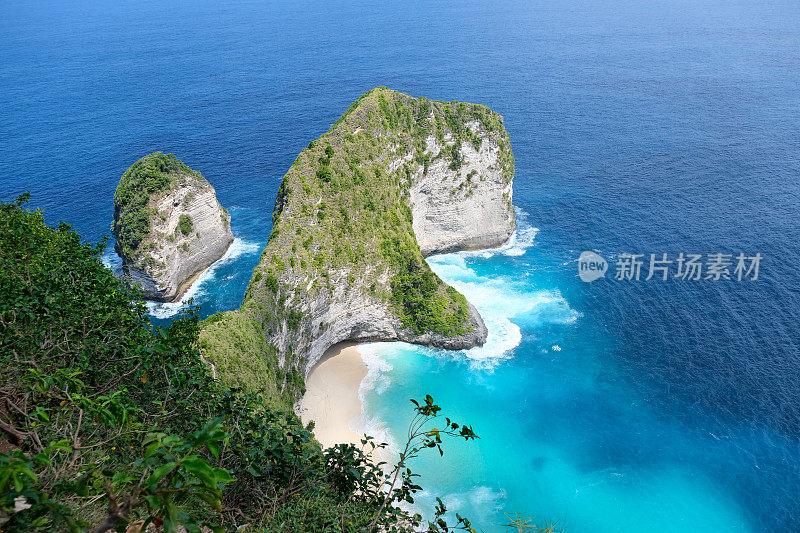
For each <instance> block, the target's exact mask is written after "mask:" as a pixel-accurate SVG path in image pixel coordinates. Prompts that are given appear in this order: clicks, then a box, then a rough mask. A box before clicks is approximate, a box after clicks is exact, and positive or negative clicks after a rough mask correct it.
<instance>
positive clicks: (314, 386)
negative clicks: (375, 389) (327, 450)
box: [300, 342, 367, 447]
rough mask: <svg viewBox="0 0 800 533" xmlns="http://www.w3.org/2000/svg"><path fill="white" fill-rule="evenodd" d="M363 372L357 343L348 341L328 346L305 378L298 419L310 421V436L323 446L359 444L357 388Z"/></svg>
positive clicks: (360, 421) (360, 417) (360, 427)
mask: <svg viewBox="0 0 800 533" xmlns="http://www.w3.org/2000/svg"><path fill="white" fill-rule="evenodd" d="M366 375H367V365H366V364H365V363H364V360H363V359H362V358H361V354H359V353H358V350H357V344H356V343H352V342H349V343H341V344H337V345H336V346H333V347H331V348H330V349H329V350H328V351H327V352H326V353H325V355H324V356H323V357H322V359H321V360H320V362H319V363H317V366H315V367H314V369H313V370H312V371H311V374H310V375H309V376H308V378H306V393H305V395H304V396H303V399H302V400H301V402H300V418H301V419H302V421H303V423H304V424H307V423H308V422H309V421H311V420H313V421H314V435H315V436H316V437H317V440H318V441H319V442H320V443H321V444H322V445H323V446H324V447H328V446H332V445H334V444H338V443H341V442H349V443H353V444H357V445H360V444H361V436H362V435H363V434H364V418H363V415H362V413H361V400H360V399H359V397H358V389H359V386H360V385H361V381H362V380H363V379H364V377H365V376H366ZM354 430H355V431H354Z"/></svg>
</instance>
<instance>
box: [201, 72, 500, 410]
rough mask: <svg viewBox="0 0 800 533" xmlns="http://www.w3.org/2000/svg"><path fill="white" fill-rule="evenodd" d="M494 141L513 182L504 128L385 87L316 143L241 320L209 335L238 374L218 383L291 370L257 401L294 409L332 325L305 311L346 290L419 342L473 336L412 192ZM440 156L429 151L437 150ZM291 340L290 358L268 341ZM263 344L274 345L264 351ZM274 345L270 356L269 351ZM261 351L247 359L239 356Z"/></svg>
mask: <svg viewBox="0 0 800 533" xmlns="http://www.w3.org/2000/svg"><path fill="white" fill-rule="evenodd" d="M486 136H490V137H491V138H492V140H493V141H494V142H496V143H497V145H498V146H499V147H500V154H499V163H498V164H499V166H500V171H501V172H502V175H503V177H504V178H505V180H506V181H507V182H510V181H511V179H512V177H513V175H514V158H513V155H512V153H511V149H510V143H509V140H508V133H507V132H506V131H505V129H504V127H503V122H502V117H501V116H500V115H498V114H497V113H495V112H493V111H491V110H490V109H489V108H488V107H486V106H484V105H478V104H466V103H459V102H438V101H432V100H428V99H426V98H414V97H411V96H408V95H406V94H402V93H400V92H397V91H393V90H390V89H387V88H385V87H378V88H376V89H373V90H371V91H369V92H368V93H366V94H364V95H363V96H361V97H360V98H359V99H358V100H356V101H355V102H354V103H353V104H352V105H351V106H350V107H349V108H348V109H347V111H346V112H345V113H344V114H343V115H342V116H341V118H339V120H337V121H336V123H335V124H334V125H333V126H332V127H331V129H330V130H329V131H328V132H327V133H325V134H324V135H322V136H321V137H320V138H319V139H317V140H315V141H312V142H311V143H310V144H309V145H308V147H307V148H305V149H304V150H303V151H302V152H301V153H300V154H299V155H298V157H297V159H296V160H295V161H294V163H293V164H292V166H291V167H290V168H289V170H288V172H287V173H286V175H285V176H284V178H283V181H282V183H281V186H280V189H279V191H278V198H277V200H276V204H275V210H274V213H273V228H272V232H271V235H270V238H269V242H268V244H267V246H266V248H265V250H264V252H263V255H262V257H261V261H260V263H259V265H258V266H257V267H256V269H255V271H254V273H253V277H252V279H251V281H250V285H249V288H248V290H247V294H246V296H245V300H244V303H243V305H242V307H241V309H239V310H238V311H235V312H227V313H224V314H222V315H219V316H215V317H214V318H213V320H210V321H208V322H207V323H206V325H204V327H203V331H202V333H201V342H202V345H203V348H204V350H205V351H206V353H207V354H209V356H210V358H211V359H213V361H214V362H215V363H216V364H218V365H223V366H227V367H230V368H232V369H236V370H237V372H234V373H232V374H228V373H227V372H222V373H221V374H220V376H221V379H223V380H224V381H227V382H229V383H230V384H237V385H245V382H256V381H257V380H258V376H251V377H247V376H246V374H247V373H248V370H245V371H244V372H240V371H238V370H239V369H241V368H243V367H244V368H248V367H253V365H256V363H255V361H256V360H258V359H264V360H270V361H272V362H275V361H282V362H283V365H281V366H280V368H283V369H288V370H286V372H281V373H277V374H276V373H275V372H272V373H268V374H267V376H268V379H267V380H266V381H267V383H265V384H264V385H263V386H261V387H257V390H259V391H260V392H263V393H265V394H269V390H270V389H272V388H273V387H275V388H277V389H279V390H281V391H288V392H289V393H290V394H294V395H295V397H297V396H298V395H299V394H300V393H301V392H302V386H301V384H300V382H299V381H298V380H296V379H295V377H296V376H295V375H293V374H292V370H291V369H293V368H297V367H299V368H303V363H304V356H305V354H306V352H307V349H308V346H309V343H310V342H311V340H312V339H313V337H314V336H315V334H316V333H318V332H319V331H320V330H324V328H325V326H326V325H325V324H309V322H308V321H307V320H303V318H304V315H303V309H301V302H303V301H308V300H309V299H313V298H315V297H317V296H319V295H321V294H322V295H324V294H328V295H330V294H332V293H333V292H334V291H335V290H337V289H342V288H344V290H346V291H362V292H364V293H366V294H368V295H369V296H371V297H374V298H375V299H377V300H378V301H382V302H385V303H386V305H388V306H389V308H390V309H391V310H392V311H393V312H394V314H395V315H396V316H397V317H398V318H399V319H400V321H401V322H402V324H403V326H404V327H405V328H406V329H407V330H409V331H411V332H413V333H414V334H417V335H420V334H425V333H432V334H438V335H441V336H446V337H453V336H457V335H462V334H465V333H467V332H469V331H470V329H471V328H472V325H471V323H470V320H469V319H470V316H469V310H468V304H467V302H466V299H465V298H464V297H463V296H462V295H461V294H459V293H458V292H457V291H455V290H454V289H452V288H450V287H448V286H447V285H446V284H445V283H444V282H442V281H441V280H440V279H439V277H438V276H436V274H434V273H433V272H432V271H431V270H430V267H429V266H428V265H427V263H426V262H425V260H424V258H423V256H422V253H421V252H420V248H419V245H418V244H417V240H416V237H415V235H414V231H413V228H412V212H411V208H410V205H409V203H410V193H409V189H410V187H411V184H412V180H413V179H414V176H415V175H420V174H426V173H427V171H428V168H429V166H430V165H431V164H432V162H434V161H436V160H438V159H444V160H445V161H446V162H448V164H449V166H450V168H451V169H458V168H459V167H460V166H461V164H462V156H461V148H462V145H463V143H471V144H472V145H474V146H475V147H480V146H481V143H482V142H483V139H484V138H485V137H486ZM434 140H435V143H436V144H438V146H439V147H441V149H440V150H432V149H431V148H430V144H431V143H433V142H434ZM276 335H281V336H283V337H286V336H287V335H288V336H290V337H291V338H292V342H290V343H289V345H290V346H292V347H293V348H292V350H286V351H285V352H282V351H281V350H279V349H278V348H277V347H276V346H275V345H274V344H272V343H271V341H270V339H272V338H274V337H275V336H276ZM265 339H266V341H265ZM265 342H266V344H267V345H268V346H265ZM243 347H247V348H249V349H255V350H259V352H258V353H257V355H255V356H254V354H253V352H250V353H248V352H246V351H243V350H242V348H243Z"/></svg>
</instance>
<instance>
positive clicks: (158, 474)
mask: <svg viewBox="0 0 800 533" xmlns="http://www.w3.org/2000/svg"><path fill="white" fill-rule="evenodd" d="M176 466H178V463H175V462H169V463H166V464H163V465H161V466H159V467H158V468H156V469H155V471H154V472H153V474H152V475H151V476H150V479H149V480H148V481H147V484H148V485H154V484H156V483H158V482H159V480H161V478H163V477H164V476H166V475H167V474H169V473H170V472H172V471H173V470H174V469H175V467H176Z"/></svg>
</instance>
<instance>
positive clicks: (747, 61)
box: [0, 0, 800, 533]
mask: <svg viewBox="0 0 800 533" xmlns="http://www.w3.org/2000/svg"><path fill="white" fill-rule="evenodd" d="M798 80H800V16H799V14H798V6H797V2H796V0H765V1H758V2H756V1H751V0H726V1H722V0H659V1H653V2H642V1H640V0H539V1H536V2H517V1H513V0H496V1H493V2H486V1H483V0H464V1H461V2H449V1H442V2H435V3H434V2H421V1H416V0H410V1H408V2H403V3H398V2H390V1H385V0H379V1H372V0H370V1H366V0H354V1H348V2H341V3H336V4H334V3H330V2H322V1H318V0H299V1H295V2H284V1H278V0H236V1H231V2H214V1H211V0H177V1H174V2H170V3H169V4H165V3H162V2H157V1H155V0H136V1H130V0H119V1H111V0H87V1H85V2H80V3H76V2H69V1H60V0H54V1H48V2H41V1H38V0H37V1H25V0H8V1H4V2H0V117H2V120H0V141H2V142H0V198H2V199H3V200H7V199H9V198H11V197H13V196H15V195H17V194H19V193H21V192H23V191H25V190H30V191H31V192H32V194H33V200H32V205H33V206H36V207H42V208H44V209H45V213H46V216H47V218H48V220H49V221H50V222H52V223H56V222H58V221H60V220H64V221H67V222H70V223H72V224H74V226H75V227H76V229H78V230H79V231H80V233H81V234H82V235H83V237H84V238H86V239H87V240H90V241H97V240H98V239H100V238H102V237H103V236H106V235H108V234H109V226H110V222H111V219H112V216H113V203H112V198H113V194H114V190H115V187H116V185H117V182H118V180H119V177H120V176H121V175H122V173H123V172H124V171H125V169H126V168H127V167H128V166H129V165H130V164H131V163H132V162H133V161H135V160H136V159H138V158H139V157H141V156H142V155H143V154H145V153H149V152H151V151H154V150H164V151H172V152H175V153H176V154H177V155H178V156H179V157H180V158H181V159H182V160H184V161H185V162H186V163H187V164H188V165H189V166H191V167H192V168H196V169H199V170H201V171H202V172H203V174H204V175H205V176H206V177H207V178H208V179H209V180H210V181H211V182H212V183H213V185H214V186H215V188H216V190H217V194H218V197H219V199H220V201H221V202H222V204H223V205H225V206H226V207H227V208H228V209H230V211H231V214H232V227H233V231H234V234H235V235H236V237H237V242H236V245H235V246H234V248H233V250H232V251H231V255H230V256H229V257H228V258H227V259H226V260H225V261H223V262H221V263H220V264H218V265H217V267H216V269H215V270H214V271H213V272H210V273H209V274H208V275H207V276H206V279H205V280H204V281H205V282H204V283H202V284H200V285H199V286H197V287H196V290H195V292H194V293H193V294H194V297H195V303H196V304H198V305H199V306H200V313H201V315H202V316H208V315H210V314H211V313H214V312H216V311H220V310H227V309H235V308H236V307H238V306H239V305H240V303H241V301H242V298H243V296H244V291H245V288H246V286H247V282H248V280H249V277H250V275H251V273H252V269H253V267H254V266H255V264H256V263H257V262H258V257H259V254H260V250H261V249H262V248H263V246H264V244H265V242H266V238H267V235H269V231H270V223H271V216H270V215H271V211H272V208H273V206H274V199H275V195H276V192H277V190H278V186H279V183H280V179H281V177H282V176H283V174H284V173H285V172H286V169H287V168H289V166H290V165H291V164H292V162H293V161H294V159H295V157H296V156H297V154H298V153H299V152H300V150H301V149H302V148H303V147H305V146H306V145H307V144H308V142H309V141H310V140H312V139H315V138H317V137H318V136H319V135H320V134H322V133H323V132H325V131H326V130H327V129H328V128H329V126H330V124H332V123H333V122H334V121H335V120H336V119H337V118H338V116H339V115H340V114H341V113H342V112H343V111H344V110H345V109H347V107H348V105H349V104H350V103H351V102H352V101H353V100H355V99H356V98H357V97H358V96H360V95H361V94H363V93H364V92H366V91H367V90H369V89H370V88H372V87H374V86H377V85H387V86H390V87H392V88H396V89H399V90H402V91H404V92H407V93H409V94H412V95H415V96H427V97H429V98H435V99H442V100H462V101H470V102H480V103H484V104H486V105H489V106H490V107H492V108H493V109H494V110H496V111H498V112H499V113H501V114H502V115H503V116H504V117H505V121H506V122H505V123H506V127H507V129H508V130H509V132H510V135H511V141H512V146H513V149H514V154H515V157H516V176H515V178H514V204H515V205H516V206H518V207H519V208H520V209H521V210H522V211H521V214H522V215H524V216H527V223H526V224H523V225H522V229H523V230H525V233H523V234H521V235H520V236H519V239H520V240H519V243H518V245H516V246H512V247H509V248H508V249H507V250H506V251H505V253H496V254H492V255H491V256H490V257H484V256H483V255H481V254H477V255H471V256H448V257H445V258H441V257H440V258H432V259H431V264H432V265H433V266H434V268H435V269H436V270H437V272H439V273H440V274H441V275H442V276H444V277H445V278H446V279H448V280H451V281H452V282H453V283H454V284H455V285H456V286H458V287H459V288H460V289H461V290H463V291H464V292H465V293H466V294H467V295H468V296H469V297H470V298H471V299H472V300H474V301H475V303H476V305H478V307H479V308H481V309H482V311H483V312H484V315H485V316H486V318H487V321H488V322H490V326H491V329H492V334H493V336H494V337H493V339H490V343H489V346H488V348H486V349H484V350H482V351H477V352H473V353H471V354H468V355H463V354H443V353H432V352H429V351H425V350H420V349H416V348H415V349H413V350H409V349H407V348H406V347H403V346H400V345H398V346H393V347H391V348H387V349H384V348H381V353H382V355H381V357H382V358H385V360H386V364H388V365H390V366H391V368H392V369H391V370H386V371H385V372H383V373H381V376H382V378H381V379H378V380H376V381H375V387H374V389H372V392H369V393H366V394H365V396H366V399H367V407H368V411H369V413H371V414H372V416H373V417H374V418H376V419H383V420H384V421H385V425H386V427H387V428H388V430H389V434H393V433H397V432H399V431H401V430H402V428H403V427H404V425H405V420H404V419H403V418H402V415H404V414H406V413H407V410H406V409H407V408H408V407H410V404H409V403H408V398H411V397H418V396H420V395H422V394H425V393H431V394H433V395H434V396H435V397H436V398H437V400H440V401H441V403H442V404H443V405H445V406H446V407H447V408H448V409H449V410H450V411H451V412H453V413H454V416H456V417H458V418H461V419H465V420H467V421H469V422H470V423H472V424H473V425H474V426H475V429H476V431H477V432H478V433H479V434H480V435H481V436H482V439H481V440H480V441H479V442H478V443H476V444H470V445H469V446H467V447H463V448H462V447H458V446H456V447H453V448H452V449H450V450H449V451H448V453H447V455H446V457H445V459H446V461H444V462H443V461H439V460H436V461H431V462H430V463H427V462H426V463H424V464H421V465H420V470H421V471H424V472H425V474H426V475H425V477H424V479H423V485H424V486H425V487H426V488H427V489H428V490H429V491H430V493H431V494H434V493H442V494H445V495H449V496H448V498H449V500H450V501H451V504H452V505H451V507H456V506H457V507H459V508H461V509H463V510H464V511H465V513H467V512H468V513H469V514H470V516H473V517H474V518H475V519H476V522H477V523H478V524H480V525H482V526H483V527H484V528H485V529H486V530H488V531H491V530H493V529H494V528H496V527H497V524H498V523H500V521H502V519H503V515H502V513H503V512H520V513H524V514H531V515H536V516H537V517H540V518H542V519H554V520H559V521H560V523H561V524H563V525H565V526H567V527H568V531H569V532H570V533H594V532H596V531H620V532H625V533H637V532H640V531H661V532H672V531H686V530H691V531H704V532H705V531H711V532H716V531H725V532H727V531H768V532H770V533H774V532H796V531H800V327H799V326H798V324H800V304H799V303H798V302H800V275H799V274H798V265H800V245H799V244H798V242H800V228H799V227H798V220H800V186H798V180H797V177H798V176H800V91H798V90H797V88H798ZM524 216H521V217H520V218H524ZM534 227H535V228H538V229H539V231H538V232H534V231H533V229H532V228H534ZM520 244H521V246H520ZM525 246H527V247H525ZM583 250H596V251H597V252H599V253H600V254H601V255H603V256H604V257H606V258H607V259H611V260H613V258H616V257H618V256H619V254H622V253H625V252H631V253H643V254H650V253H655V254H661V253H668V254H670V256H671V257H675V256H676V255H677V254H678V253H681V252H684V253H701V254H709V253H715V252H725V253H732V254H736V253H739V252H743V253H746V254H748V255H750V254H754V253H757V252H758V253H761V254H762V255H763V256H764V262H763V265H762V275H761V279H760V280H759V281H758V282H752V283H744V282H742V283H738V282H713V281H707V282H705V281H704V282H697V283H687V282H680V281H675V280H673V281H670V282H657V281H651V282H647V283H645V282H630V283H623V282H614V281H612V280H598V281H596V282H594V283H592V284H590V285H587V284H584V283H582V282H580V281H579V280H578V278H577V275H576V274H577V270H576V265H575V260H576V259H577V257H578V255H579V254H580V253H581V251H583ZM106 260H107V261H108V262H109V264H112V265H113V264H114V263H115V261H116V259H115V257H114V255H113V253H112V252H111V251H110V250H109V253H107V256H106ZM179 311H180V306H154V307H153V309H152V312H153V316H154V318H153V320H154V321H162V320H164V321H166V320H170V319H171V318H172V317H173V316H175V313H177V312H179ZM554 346H558V347H560V348H561V350H560V351H559V350H555V349H553V347H554ZM384 352H386V353H384ZM376 372H377V371H376ZM379 385H380V386H379ZM395 417H397V418H395ZM374 427H376V428H378V427H380V425H379V424H377V422H376V425H375V426H374ZM456 466H459V467H460V468H458V469H457V470H454V468H455V467H456Z"/></svg>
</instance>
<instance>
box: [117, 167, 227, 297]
mask: <svg viewBox="0 0 800 533" xmlns="http://www.w3.org/2000/svg"><path fill="white" fill-rule="evenodd" d="M112 232H113V234H114V237H115V238H116V241H117V242H116V246H115V248H116V251H117V253H118V254H119V255H120V257H121V258H122V261H123V270H124V272H125V275H126V276H127V277H128V278H129V279H130V280H131V281H132V282H133V283H135V284H137V285H139V287H140V288H141V290H142V292H143V294H144V296H145V298H147V299H150V300H158V301H170V300H173V299H175V298H176V297H178V296H180V293H181V291H182V290H183V289H184V288H185V287H186V286H187V285H188V283H190V282H191V281H192V279H193V278H194V276H196V275H197V274H199V273H200V272H201V271H202V270H203V269H205V268H206V267H208V266H209V265H210V264H211V263H213V262H214V261H216V260H217V259H219V258H220V257H222V255H223V254H224V253H225V251H226V250H227V249H228V246H230V244H231V243H232V242H233V233H232V232H231V228H230V214H229V213H228V212H227V211H226V210H225V208H223V207H222V206H221V205H220V204H219V202H218V201H217V197H216V193H215V191H214V188H213V187H212V186H211V184H209V183H208V181H206V179H205V178H204V177H203V175H202V174H201V173H200V172H197V171H196V170H192V169H191V168H189V167H188V166H186V165H185V164H184V163H183V162H182V161H180V160H179V159H178V158H177V157H175V156H174V155H173V154H164V153H162V152H154V153H152V154H149V155H146V156H144V157H142V158H141V159H139V160H138V161H136V162H135V163H134V164H133V165H131V167H130V168H129V169H128V170H126V171H125V173H124V174H123V175H122V177H121V178H120V181H119V185H118V186H117V191H116V193H115V194H114V223H113V225H112Z"/></svg>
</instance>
